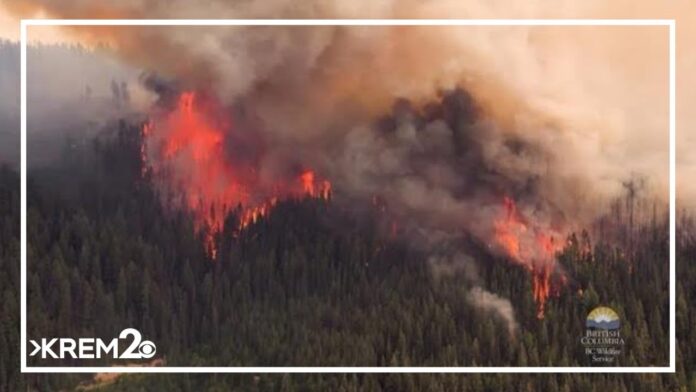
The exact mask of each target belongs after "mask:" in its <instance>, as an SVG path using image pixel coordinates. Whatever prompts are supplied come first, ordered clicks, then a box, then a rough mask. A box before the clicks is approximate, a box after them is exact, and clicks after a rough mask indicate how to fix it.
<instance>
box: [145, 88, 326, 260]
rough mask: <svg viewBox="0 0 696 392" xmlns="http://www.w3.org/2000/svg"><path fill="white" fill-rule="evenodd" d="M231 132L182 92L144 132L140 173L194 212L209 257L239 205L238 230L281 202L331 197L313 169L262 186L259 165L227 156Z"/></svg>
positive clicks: (221, 114)
mask: <svg viewBox="0 0 696 392" xmlns="http://www.w3.org/2000/svg"><path fill="white" fill-rule="evenodd" d="M233 132H234V129H233V127H232V122H231V121H230V118H229V116H228V115H227V114H226V112H225V111H224V110H222V109H220V108H219V107H218V105H217V104H216V103H215V102H214V101H211V102H207V101H204V100H201V99H199V96H198V95H197V94H196V93H194V92H184V93H182V94H180V95H179V97H178V101H177V104H176V106H175V107H174V108H173V109H172V110H170V111H167V112H165V113H159V115H156V116H154V118H153V119H150V120H149V121H148V122H147V123H146V124H145V125H144V126H143V129H142V139H143V140H142V145H141V157H142V160H143V168H144V169H143V170H144V171H143V174H146V173H150V174H151V175H152V176H153V180H154V181H155V182H156V183H157V184H158V185H160V188H163V189H164V190H165V192H169V193H171V194H174V195H178V196H177V198H176V200H175V201H174V202H175V204H177V205H178V207H181V208H184V209H186V210H187V211H190V212H191V213H192V215H193V219H194V225H195V228H196V230H197V231H198V232H202V233H205V242H206V244H205V245H206V249H208V251H209V253H210V254H211V256H212V257H213V258H214V257H215V255H216V248H215V235H216V234H218V233H220V232H221V231H222V229H223V224H224V221H225V218H226V216H227V215H228V214H229V213H230V212H231V211H232V210H234V209H235V208H237V207H238V206H241V210H240V211H239V214H238V227H237V232H239V231H241V230H243V229H245V228H247V227H248V226H249V225H251V224H253V223H255V222H257V221H258V220H259V219H261V218H262V217H265V216H267V215H268V214H269V212H270V211H271V210H272V209H273V207H274V206H275V205H276V204H277V202H278V200H279V199H282V198H289V197H302V196H305V195H306V196H309V197H314V198H322V199H328V198H329V197H330V193H331V183H330V182H329V181H326V180H323V179H319V178H318V176H317V175H316V174H315V172H314V171H313V170H304V171H302V172H301V173H299V174H298V175H297V178H290V179H282V181H278V183H274V184H271V185H266V184H263V183H262V181H261V180H260V178H259V176H258V174H257V173H258V168H257V167H255V166H254V165H251V164H250V165H244V164H237V163H235V162H234V160H233V159H231V158H232V157H230V156H229V153H228V152H226V145H228V144H229V143H233V142H234V141H235V138H234V137H233V135H234V133H233Z"/></svg>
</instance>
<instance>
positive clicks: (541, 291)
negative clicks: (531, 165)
mask: <svg viewBox="0 0 696 392" xmlns="http://www.w3.org/2000/svg"><path fill="white" fill-rule="evenodd" d="M503 209H504V213H503V217H501V218H500V219H497V220H496V221H495V222H494V224H493V228H494V235H495V239H496V242H497V244H498V245H499V246H500V248H501V249H502V250H503V252H504V253H505V254H506V255H507V256H508V257H510V258H511V259H512V260H513V261H515V262H517V263H520V264H522V265H523V266H524V267H525V268H526V269H527V270H529V271H530V273H531V277H532V297H533V298H534V301H535V302H536V303H537V318H539V319H543V318H544V311H545V307H546V301H547V300H548V298H549V296H550V295H551V293H552V291H553V288H552V283H553V284H555V283H556V282H557V281H556V280H552V275H553V274H554V273H556V272H557V271H556V258H555V255H556V253H557V252H558V251H560V250H561V248H562V244H561V242H560V241H557V240H556V237H558V235H557V234H556V233H555V232H553V231H551V230H544V229H543V228H542V227H540V226H539V225H534V224H532V223H531V222H530V221H529V219H527V218H526V217H525V216H524V215H523V214H522V213H521V212H520V211H519V210H518V208H517V205H516V203H515V201H514V200H513V199H512V198H510V197H507V196H506V197H505V198H504V199H503ZM559 273H560V272H559ZM560 276H561V278H560V280H559V283H558V284H563V283H564V282H565V276H563V275H562V274H561V275H560Z"/></svg>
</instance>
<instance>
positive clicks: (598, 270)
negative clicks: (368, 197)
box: [0, 121, 696, 391]
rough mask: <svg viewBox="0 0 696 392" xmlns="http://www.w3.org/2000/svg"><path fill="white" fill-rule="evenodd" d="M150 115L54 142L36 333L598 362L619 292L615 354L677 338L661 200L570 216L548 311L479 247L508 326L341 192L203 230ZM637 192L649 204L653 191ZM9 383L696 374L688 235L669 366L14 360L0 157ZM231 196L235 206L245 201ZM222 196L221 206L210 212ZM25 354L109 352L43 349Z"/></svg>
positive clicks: (1, 337)
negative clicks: (151, 135) (592, 228)
mask: <svg viewBox="0 0 696 392" xmlns="http://www.w3.org/2000/svg"><path fill="white" fill-rule="evenodd" d="M139 137H140V128H139V126H137V125H132V124H129V123H128V122H126V121H120V122H117V123H115V124H113V125H112V126H111V127H109V129H107V130H105V131H104V132H102V133H100V134H99V135H98V136H97V137H94V138H90V139H85V140H81V141H79V142H76V141H75V140H69V141H66V143H65V146H64V148H63V153H62V157H61V159H60V162H58V163H57V164H54V165H50V166H45V167H41V168H36V169H34V170H32V171H31V172H30V176H29V179H28V206H29V208H28V211H27V219H28V239H29V241H28V276H27V290H28V292H27V293H28V307H29V317H28V336H29V338H37V337H44V336H70V337H83V336H84V337H102V338H104V339H110V338H112V337H114V336H116V335H118V333H119V332H120V331H121V329H123V328H124V327H125V326H133V327H136V328H138V329H139V330H140V331H141V332H142V333H143V336H145V337H146V338H148V339H150V340H152V341H153V342H156V344H157V356H156V358H159V359H161V360H162V361H163V362H164V363H165V364H166V365H167V366H590V365H592V363H590V362H589V360H588V357H587V356H586V355H585V353H584V352H583V347H582V345H581V344H580V343H579V339H580V337H581V336H582V335H583V333H584V330H585V318H586V316H587V314H588V312H589V311H590V310H592V309H593V308H594V307H596V306H598V305H607V306H610V307H612V308H613V309H615V310H616V311H617V313H618V314H619V316H620V317H621V321H622V330H621V333H622V336H625V339H626V344H625V353H624V354H623V355H621V356H619V357H618V358H617V361H618V363H615V364H613V365H614V366H615V365H621V366H666V365H667V364H668V357H669V351H668V347H669V339H668V330H669V317H668V316H669V315H668V303H669V295H668V243H669V241H668V237H667V221H666V216H665V214H664V213H663V212H660V211H661V209H660V208H657V207H654V206H653V207H652V208H653V211H654V212H653V219H651V220H650V221H649V222H643V223H640V224H637V223H635V222H633V221H632V220H631V219H629V217H630V214H629V211H632V209H634V208H637V207H636V206H635V205H634V203H636V200H635V197H634V195H632V194H629V195H627V196H626V197H625V198H623V199H621V200H617V201H616V203H615V205H614V208H613V209H612V211H611V212H610V213H609V214H608V215H607V217H606V219H604V220H603V223H602V225H603V227H604V228H605V230H608V229H606V228H607V227H609V228H611V230H609V232H610V233H611V234H612V235H605V236H604V239H611V240H606V241H601V240H597V239H595V238H593V236H592V235H591V234H589V233H588V231H582V232H579V233H575V234H573V235H571V236H570V238H568V242H567V245H566V246H565V248H564V249H563V250H562V251H561V252H559V253H558V254H557V255H556V256H557V262H558V263H559V264H560V265H561V266H562V268H563V269H564V271H566V273H567V276H568V277H569V280H568V282H567V283H566V284H565V285H564V286H562V287H560V288H559V289H558V290H557V292H555V293H553V295H552V296H551V298H550V299H549V301H548V303H547V305H546V312H545V316H544V318H542V319H539V318H538V317H537V315H536V314H537V312H536V306H537V305H536V303H535V301H534V298H533V296H532V283H531V280H530V277H529V275H528V272H527V271H526V270H525V269H523V268H522V267H520V266H518V265H515V264H513V263H510V262H509V261H508V260H505V259H504V258H502V257H499V256H495V255H492V254H490V253H489V252H488V251H487V250H486V247H485V244H481V243H479V242H477V241H476V240H475V239H474V238H471V239H470V241H469V243H468V244H467V248H468V250H469V252H470V253H471V256H472V259H473V260H474V261H475V263H476V268H477V271H478V275H479V277H480V282H476V284H480V285H482V286H483V288H484V289H486V290H488V291H490V292H492V293H496V294H497V295H500V296H501V297H505V298H509V299H511V302H512V305H513V307H514V310H515V317H516V324H517V325H516V327H515V329H514V330H510V328H509V326H507V325H506V323H505V322H504V321H505V320H502V319H501V318H500V317H499V315H497V314H495V313H494V312H489V311H485V310H482V309H480V308H478V307H476V306H475V305H474V304H472V302H471V301H469V300H467V293H469V292H470V289H471V288H472V285H473V284H474V283H473V282H471V280H470V279H468V278H467V277H466V276H465V274H464V273H463V272H462V271H459V270H457V269H456V268H455V269H453V270H451V271H448V272H447V273H435V271H434V270H433V268H432V267H431V266H430V265H429V264H428V263H427V257H428V255H427V254H424V252H423V251H422V250H418V249H413V248H412V247H411V246H410V245H409V243H408V241H407V240H403V239H399V238H386V237H384V236H381V235H380V234H379V233H378V232H377V230H376V227H377V226H378V225H377V224H376V223H375V219H377V218H376V217H371V216H369V214H368V216H367V217H364V216H363V217H360V219H357V218H356V217H354V216H352V215H351V214H350V213H349V212H346V211H345V210H343V209H341V208H339V207H337V206H334V204H333V203H332V200H331V199H330V198H329V199H326V200H324V199H313V198H295V199H290V200H286V201H283V202H280V203H279V204H278V205H277V206H276V207H275V208H274V209H273V210H272V212H271V213H270V214H269V215H268V216H267V217H264V218H263V219H260V220H259V221H257V222H256V223H253V224H252V225H250V226H249V227H248V228H246V229H245V230H244V231H241V232H238V231H236V228H237V227H239V225H238V222H237V221H238V219H239V217H238V214H237V213H235V212H234V211H233V212H232V213H231V214H229V215H228V216H227V217H226V220H225V228H224V230H223V231H222V232H221V233H218V234H217V235H216V238H215V241H216V244H217V248H218V249H219V252H218V253H217V254H216V255H215V257H212V256H211V255H210V253H209V252H208V251H207V250H206V248H205V246H204V242H205V241H204V240H203V237H204V236H205V235H207V233H201V232H197V231H196V230H195V228H194V224H193V221H192V219H191V217H190V216H188V215H187V213H186V212H185V211H177V212H172V211H171V210H169V209H167V208H165V207H164V206H163V205H162V203H161V198H160V195H158V194H157V190H156V189H155V188H154V187H153V186H152V184H151V182H150V179H149V178H148V177H147V176H143V175H142V170H141V161H140V155H139V146H140V140H139ZM643 207H644V205H643ZM0 210H1V212H0V217H2V220H1V221H0V270H1V272H0V282H2V285H1V286H0V287H2V293H1V294H2V296H3V298H2V314H3V317H2V324H0V345H2V346H3V347H5V348H6V349H5V350H2V353H1V356H0V370H1V371H0V390H2V391H15V390H39V391H44V390H66V389H68V390H70V389H76V388H77V389H87V388H92V387H95V386H98V387H99V390H104V391H131V390H172V391H174V390H182V391H185V390H243V391H262V390H279V391H288V390H343V391H351V390H389V391H416V390H443V391H449V390H462V391H488V390H495V391H499V390H500V391H537V390H549V391H555V390H559V391H576V390H581V391H594V390H597V391H599V390H602V391H606V390H611V391H674V390H683V391H687V390H696V373H695V372H694V369H693V366H691V365H689V364H691V363H694V361H696V358H695V356H696V352H695V350H696V334H695V333H694V332H693V331H694V330H695V329H696V328H694V327H696V315H694V314H693V309H690V308H689V306H688V304H689V303H690V302H692V301H693V300H694V297H695V296H696V287H694V285H695V283H694V282H696V268H695V267H694V266H693V260H694V259H695V258H696V241H695V237H694V234H696V231H695V230H694V225H693V222H692V221H691V220H690V219H689V218H688V217H687V216H686V214H682V215H681V218H680V220H679V224H678V226H679V227H678V230H679V235H678V243H677V264H678V274H677V275H678V278H679V281H678V286H677V294H678V296H677V326H676V327H677V335H678V342H679V347H678V351H677V357H678V363H677V367H678V372H677V373H676V374H665V375H655V374H653V375H630V374H617V375H591V374H571V375H538V376H533V375H524V376H516V375H452V374H449V375H414V374H402V375H397V374H394V375H365V374H348V375H214V376H210V375H176V376H172V375H147V376H146V375H129V376H121V377H118V378H117V379H116V380H115V381H109V382H104V383H103V384H100V383H97V384H94V383H95V381H94V380H92V376H91V375H78V374H73V375H20V374H19V370H18V366H19V352H18V350H19V329H18V327H19V298H18V293H19V178H18V174H17V173H16V171H15V170H13V169H11V168H8V167H4V168H2V170H0ZM237 211H239V209H238V210H237ZM211 213H214V212H211ZM29 363H30V365H36V366H46V365H70V366H84V365H103V366H110V365H114V363H113V360H109V359H101V360H94V361H90V360H65V361H62V360H37V359H35V358H31V359H30V361H29Z"/></svg>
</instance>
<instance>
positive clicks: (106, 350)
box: [29, 328, 157, 359]
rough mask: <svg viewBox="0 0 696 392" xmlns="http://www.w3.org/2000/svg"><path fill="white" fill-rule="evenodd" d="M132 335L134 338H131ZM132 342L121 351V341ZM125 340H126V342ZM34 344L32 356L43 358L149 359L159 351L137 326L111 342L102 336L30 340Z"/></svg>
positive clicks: (122, 332)
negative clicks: (104, 339)
mask: <svg viewBox="0 0 696 392" xmlns="http://www.w3.org/2000/svg"><path fill="white" fill-rule="evenodd" d="M131 337H132V340H130V339H129V338H131ZM129 340H130V344H129V345H128V347H126V349H125V350H124V351H123V352H121V351H120V347H121V346H120V345H119V343H123V344H127V342H128V341H129ZM124 341H125V342H124ZM29 343H31V344H32V345H33V346H34V350H33V351H32V352H31V354H29V356H30V357H33V356H35V355H37V354H38V353H39V352H40V353H41V358H42V359H46V358H54V359H63V358H74V359H78V358H79V359H95V358H96V359H99V358H106V357H108V356H111V357H112V358H114V359H149V358H152V357H153V356H154V355H155V353H156V352H157V347H155V344H154V343H152V342H151V341H149V340H143V339H142V335H141V334H140V332H139V331H138V330H137V329H135V328H126V329H124V330H123V331H121V333H120V334H119V335H118V338H117V339H116V338H115V339H112V340H111V341H110V342H108V343H107V342H104V341H103V340H102V339H100V338H79V339H72V338H53V339H46V338H42V339H41V343H40V344H39V343H37V342H36V341H35V340H29Z"/></svg>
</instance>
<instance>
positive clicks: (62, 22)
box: [20, 19, 676, 373]
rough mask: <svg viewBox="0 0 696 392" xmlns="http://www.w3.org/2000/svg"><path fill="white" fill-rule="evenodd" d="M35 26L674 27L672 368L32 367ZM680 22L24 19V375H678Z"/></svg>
mask: <svg viewBox="0 0 696 392" xmlns="http://www.w3.org/2000/svg"><path fill="white" fill-rule="evenodd" d="M29 26H666V27H669V238H670V243H669V279H670V282H669V291H670V301H669V312H670V315H669V318H670V325H669V339H670V348H669V366H668V367H595V366H589V367H125V366H114V367H39V366H32V367H29V366H27V284H26V281H27V241H26V240H27V70H26V67H27V28H28V27H29ZM675 30H676V22H675V20H674V19H22V20H21V23H20V44H21V52H20V54H21V58H20V66H21V159H20V170H21V224H20V231H21V238H22V241H21V245H20V252H21V272H20V279H21V295H20V297H21V299H20V311H21V327H20V328H21V330H20V345H21V347H20V352H21V354H20V357H21V358H20V361H21V366H20V368H21V372H22V373H674V372H675V371H676V265H675V264H676V261H675V256H676V242H675V238H676V200H675V197H676V196H675V195H676V121H675V120H676V112H675V107H676V91H675V87H676V86H675V80H676V79H675V72H676V34H675V33H676V31H675Z"/></svg>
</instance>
